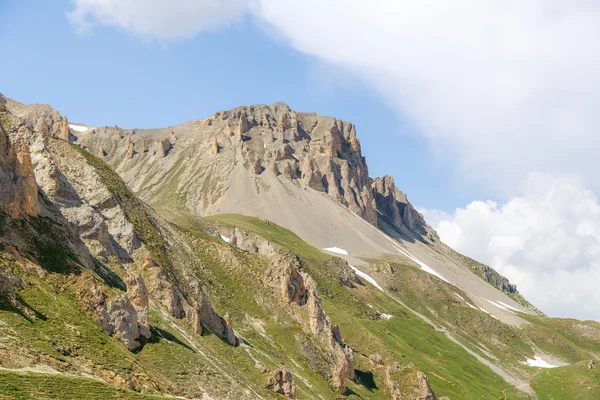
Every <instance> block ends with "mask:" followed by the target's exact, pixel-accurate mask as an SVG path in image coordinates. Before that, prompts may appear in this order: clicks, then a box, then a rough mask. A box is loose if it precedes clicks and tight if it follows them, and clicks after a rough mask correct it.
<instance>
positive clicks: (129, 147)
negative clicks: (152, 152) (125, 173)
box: [125, 135, 135, 158]
mask: <svg viewBox="0 0 600 400" xmlns="http://www.w3.org/2000/svg"><path fill="white" fill-rule="evenodd" d="M125 146H127V153H126V157H127V158H133V156H134V155H135V143H134V142H133V141H132V140H131V136H129V135H127V137H126V138H125Z"/></svg>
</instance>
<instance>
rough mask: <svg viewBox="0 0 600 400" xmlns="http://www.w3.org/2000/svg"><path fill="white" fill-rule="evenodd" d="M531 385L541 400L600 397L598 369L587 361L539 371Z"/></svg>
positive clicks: (576, 399) (599, 374) (599, 373)
mask: <svg viewBox="0 0 600 400" xmlns="http://www.w3.org/2000/svg"><path fill="white" fill-rule="evenodd" d="M532 385H533V387H534V389H535V391H536V393H537V394H538V397H539V398H540V399H542V400H563V399H565V400H567V399H569V400H570V399H573V400H579V399H600V369H598V368H597V367H596V368H594V369H590V368H588V363H587V362H580V363H576V364H573V365H568V366H566V367H559V368H552V369H545V370H541V371H539V372H538V373H537V374H536V375H535V377H534V378H533V379H532Z"/></svg>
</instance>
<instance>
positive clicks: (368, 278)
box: [348, 264, 383, 308]
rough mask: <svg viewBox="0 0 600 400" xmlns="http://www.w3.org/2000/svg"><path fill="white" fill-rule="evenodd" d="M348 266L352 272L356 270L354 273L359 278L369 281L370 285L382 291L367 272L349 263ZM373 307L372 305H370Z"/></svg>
mask: <svg viewBox="0 0 600 400" xmlns="http://www.w3.org/2000/svg"><path fill="white" fill-rule="evenodd" d="M348 265H349V266H350V268H352V269H353V270H354V272H356V275H358V276H360V277H361V278H364V280H366V281H367V282H369V283H370V284H371V285H373V286H375V287H376V288H377V289H379V290H381V291H382V292H383V288H382V287H381V286H379V284H378V283H377V281H376V280H375V279H373V278H371V277H370V276H369V275H368V274H365V273H364V272H362V271H361V270H360V269H358V268H356V267H355V266H353V265H350V264H348ZM371 308H373V307H371Z"/></svg>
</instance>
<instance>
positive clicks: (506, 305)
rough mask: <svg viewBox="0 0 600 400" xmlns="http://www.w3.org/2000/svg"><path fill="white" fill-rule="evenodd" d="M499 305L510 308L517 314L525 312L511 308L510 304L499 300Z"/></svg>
mask: <svg viewBox="0 0 600 400" xmlns="http://www.w3.org/2000/svg"><path fill="white" fill-rule="evenodd" d="M498 303H499V304H502V305H503V306H504V307H508V308H510V309H511V310H514V311H517V312H523V311H521V310H519V309H518V308H515V307H513V306H509V305H508V304H506V303H503V302H501V301H500V300H498Z"/></svg>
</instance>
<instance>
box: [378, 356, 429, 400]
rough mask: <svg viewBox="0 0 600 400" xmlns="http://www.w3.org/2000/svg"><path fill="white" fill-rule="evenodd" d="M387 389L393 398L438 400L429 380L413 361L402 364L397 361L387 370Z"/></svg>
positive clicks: (397, 399) (400, 399)
mask: <svg viewBox="0 0 600 400" xmlns="http://www.w3.org/2000/svg"><path fill="white" fill-rule="evenodd" d="M384 382H385V385H386V389H387V391H388V393H389V395H390V397H391V398H392V399H393V400H402V399H413V400H436V399H437V398H436V396H435V394H434V393H433V391H432V390H431V388H430V386H429V380H428V379H427V376H425V374H424V373H423V372H421V371H420V370H419V369H417V367H415V365H414V364H413V363H410V364H408V365H404V366H402V365H400V364H398V363H397V362H395V363H394V364H393V365H390V366H388V367H387V368H386V370H385V379H384Z"/></svg>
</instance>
